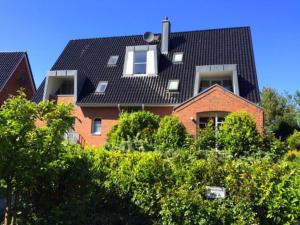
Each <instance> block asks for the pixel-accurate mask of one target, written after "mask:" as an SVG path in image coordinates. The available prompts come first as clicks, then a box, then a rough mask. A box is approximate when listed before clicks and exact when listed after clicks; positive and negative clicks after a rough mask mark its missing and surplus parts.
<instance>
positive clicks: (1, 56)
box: [0, 52, 26, 89]
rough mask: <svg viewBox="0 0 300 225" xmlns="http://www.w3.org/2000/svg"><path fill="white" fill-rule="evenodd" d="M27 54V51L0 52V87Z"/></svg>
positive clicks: (0, 87)
mask: <svg viewBox="0 0 300 225" xmlns="http://www.w3.org/2000/svg"><path fill="white" fill-rule="evenodd" d="M25 55H26V53H25V52H0V89H2V88H3V86H4V85H5V83H6V81H7V80H8V78H9V77H10V75H11V74H12V73H13V72H14V70H15V69H16V67H17V66H18V65H19V63H20V62H21V60H22V59H23V57H24V56H25Z"/></svg>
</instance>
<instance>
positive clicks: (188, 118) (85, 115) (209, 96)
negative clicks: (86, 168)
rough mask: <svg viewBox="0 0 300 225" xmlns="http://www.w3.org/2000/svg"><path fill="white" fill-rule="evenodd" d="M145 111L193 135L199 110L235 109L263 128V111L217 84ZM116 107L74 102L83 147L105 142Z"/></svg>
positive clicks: (61, 98) (65, 99) (68, 100)
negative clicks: (172, 119)
mask: <svg viewBox="0 0 300 225" xmlns="http://www.w3.org/2000/svg"><path fill="white" fill-rule="evenodd" d="M57 103H72V104H73V103H74V99H73V96H58V97H57ZM145 110H146V111H149V112H153V113H154V114H157V115H160V116H165V115H170V114H172V113H173V114H174V115H175V116H177V117H178V118H179V119H180V121H181V122H182V123H183V125H184V126H185V127H186V129H187V131H188V133H190V134H191V135H193V136H196V133H197V125H196V119H197V114H198V113H202V112H237V111H245V112H248V113H250V114H251V115H252V116H253V118H254V120H255V122H256V124H257V129H258V131H259V132H262V131H263V110H262V109H261V108H260V107H258V106H256V105H255V104H253V103H251V102H248V101H247V100H245V99H243V98H241V97H238V96H236V95H234V94H233V93H230V92H228V91H226V90H224V89H223V88H221V87H218V86H216V87H213V88H212V89H210V90H208V91H207V92H205V93H203V94H201V95H199V96H197V97H195V98H193V99H191V100H189V101H187V102H186V103H184V104H182V105H181V106H179V107H178V108H175V110H174V111H173V107H145ZM119 114H120V110H119V109H118V107H79V106H76V105H75V108H74V117H75V131H76V133H78V134H79V137H80V142H81V143H82V144H84V145H85V146H101V145H103V144H105V142H106V139H107V134H108V132H109V131H110V130H111V129H112V127H113V126H114V125H115V124H117V122H118V118H119ZM95 118H101V134H100V135H94V134H92V123H93V119H95Z"/></svg>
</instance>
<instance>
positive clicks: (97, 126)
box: [92, 118, 101, 135]
mask: <svg viewBox="0 0 300 225" xmlns="http://www.w3.org/2000/svg"><path fill="white" fill-rule="evenodd" d="M92 134H95V135H99V134H101V119H100V118H95V119H94V120H93V123H92Z"/></svg>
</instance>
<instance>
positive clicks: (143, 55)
mask: <svg viewBox="0 0 300 225" xmlns="http://www.w3.org/2000/svg"><path fill="white" fill-rule="evenodd" d="M145 62H147V52H146V51H136V52H134V63H145Z"/></svg>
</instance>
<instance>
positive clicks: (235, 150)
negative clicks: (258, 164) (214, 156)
mask: <svg viewBox="0 0 300 225" xmlns="http://www.w3.org/2000/svg"><path fill="white" fill-rule="evenodd" d="M217 135H218V137H217V140H218V146H219V148H220V149H224V150H225V151H227V152H229V153H230V155H232V156H234V157H239V156H247V155H251V154H252V153H254V152H257V151H259V148H260V145H261V136H260V135H259V133H258V132H257V129H256V124H255V122H254V120H253V119H252V118H251V116H250V115H249V114H247V113H245V112H237V113H231V114H229V115H228V116H226V118H225V121H224V123H223V124H222V126H220V128H219V131H218V133H217Z"/></svg>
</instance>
